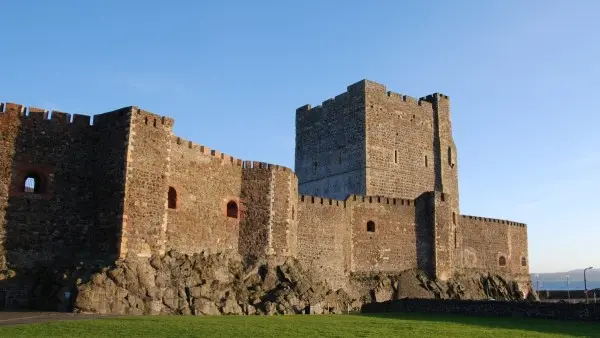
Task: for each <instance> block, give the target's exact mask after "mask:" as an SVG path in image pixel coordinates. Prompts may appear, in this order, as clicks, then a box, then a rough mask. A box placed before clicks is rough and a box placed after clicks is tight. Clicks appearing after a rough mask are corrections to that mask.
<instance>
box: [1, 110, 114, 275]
mask: <svg viewBox="0 0 600 338" xmlns="http://www.w3.org/2000/svg"><path fill="white" fill-rule="evenodd" d="M0 111H4V112H2V113H0V121H1V123H0V134H1V137H0V139H1V140H2V147H1V148H2V150H1V151H2V154H1V157H0V158H1V161H0V163H1V165H2V167H3V169H4V170H2V171H1V172H2V173H3V176H2V177H1V178H0V179H1V180H0V182H1V183H0V187H1V188H0V203H1V204H0V210H1V211H0V213H2V218H1V222H2V223H1V224H2V227H1V228H2V246H3V249H4V250H6V251H5V252H4V255H3V256H4V259H5V260H8V265H9V266H10V267H11V268H15V269H21V268H29V267H32V266H33V265H35V264H36V263H45V262H48V261H51V260H52V259H54V258H57V257H62V259H70V258H72V259H76V258H74V257H84V256H86V255H87V256H90V255H93V256H94V257H101V256H102V255H104V254H107V255H109V256H110V255H113V256H114V254H115V251H116V242H117V235H118V227H117V226H118V223H117V222H115V221H114V220H115V219H114V218H113V219H111V220H110V224H108V223H107V222H102V221H103V220H104V216H105V215H104V214H103V213H102V209H101V207H100V206H98V204H99V203H97V201H99V200H101V201H104V202H105V203H106V204H105V205H109V206H113V207H114V204H111V203H113V202H114V201H115V199H114V198H113V199H111V196H108V195H106V194H103V192H104V191H102V190H101V189H98V188H97V186H98V182H100V181H102V183H103V184H106V186H110V185H111V183H113V182H114V181H115V180H117V181H118V180H119V175H118V174H117V175H115V176H113V177H112V179H107V180H106V181H104V180H103V178H104V177H103V176H102V175H100V176H99V177H97V176H96V174H99V168H104V169H106V166H104V164H105V163H106V162H104V161H103V159H105V158H106V157H104V156H105V155H106V152H97V151H95V150H96V148H97V147H98V146H100V147H103V146H106V144H105V143H103V142H102V141H103V140H106V137H105V136H106V135H111V136H113V137H114V136H115V135H116V134H119V132H121V131H122V130H123V129H119V126H116V125H111V126H110V128H104V127H105V126H106V125H105V124H103V123H102V122H103V121H104V120H111V121H112V120H118V119H119V117H117V116H118V115H119V114H120V113H118V112H117V113H114V114H113V113H107V114H104V115H103V116H104V117H107V118H105V119H104V120H103V118H102V117H103V116H101V117H100V118H99V119H98V121H97V125H98V126H90V117H89V116H85V115H79V114H75V115H73V116H71V115H70V114H67V113H63V112H57V111H53V112H51V113H49V112H48V111H46V110H44V109H39V108H31V107H30V108H28V109H25V108H24V107H22V106H20V105H16V104H6V105H5V107H2V109H1V110H0ZM108 129H110V130H108ZM121 134H124V133H121ZM116 142H117V143H118V144H120V148H119V146H118V145H117V146H116V147H114V148H111V150H113V151H114V152H113V153H111V155H112V154H115V152H117V153H118V152H119V149H120V150H121V153H122V152H123V149H124V148H125V140H124V139H123V138H121V139H119V138H118V137H117V138H116ZM111 145H114V144H111ZM113 160H116V161H119V162H120V163H124V161H123V157H121V158H119V157H118V156H115V157H114V158H113ZM119 172H123V171H122V170H120V171H119ZM27 177H36V180H37V183H36V186H37V188H38V190H37V191H34V192H26V191H25V190H24V188H25V187H24V183H25V180H26V178H27ZM121 183H122V182H121ZM118 191H119V190H117V192H118ZM118 197H119V200H121V199H122V196H118ZM115 210H116V211H115V213H117V214H118V213H119V209H118V208H115ZM107 218H110V217H107ZM117 218H118V217H117Z"/></svg>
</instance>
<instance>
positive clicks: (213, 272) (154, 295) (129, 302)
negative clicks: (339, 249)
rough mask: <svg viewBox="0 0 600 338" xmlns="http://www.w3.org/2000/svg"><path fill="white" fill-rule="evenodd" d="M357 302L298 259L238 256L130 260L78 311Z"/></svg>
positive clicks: (327, 308) (237, 309)
mask: <svg viewBox="0 0 600 338" xmlns="http://www.w3.org/2000/svg"><path fill="white" fill-rule="evenodd" d="M349 307H353V308H354V309H358V308H359V307H360V304H359V303H355V304H352V301H351V299H350V297H348V296H347V295H346V294H345V293H344V292H343V291H341V290H340V291H332V290H330V289H329V288H328V287H327V286H326V285H325V284H323V283H321V282H319V281H315V280H313V279H312V278H311V277H309V274H308V273H306V272H305V271H304V270H302V268H301V267H300V265H299V264H298V262H297V260H295V259H293V258H288V259H287V260H286V261H285V262H284V263H283V264H280V265H274V264H272V263H271V262H261V263H258V264H255V265H253V266H246V265H244V264H243V263H242V261H241V260H240V259H239V257H238V256H237V255H234V254H225V253H223V254H216V255H207V254H203V253H201V254H195V255H192V256H188V255H182V254H179V253H177V252H175V251H171V252H169V253H168V254H166V255H165V256H163V257H152V258H150V259H128V260H125V261H122V262H119V263H118V264H117V266H116V267H115V268H113V269H105V270H103V271H101V272H99V273H97V274H95V275H94V276H93V277H92V279H91V281H90V282H89V283H85V284H82V285H79V286H78V296H77V299H76V302H75V309H76V311H79V312H93V313H112V314H191V315H240V314H295V313H341V312H342V311H344V312H345V311H347V310H348V308H349Z"/></svg>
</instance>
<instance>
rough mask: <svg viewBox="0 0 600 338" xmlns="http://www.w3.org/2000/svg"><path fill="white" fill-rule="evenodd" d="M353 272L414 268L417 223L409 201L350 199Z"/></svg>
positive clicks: (413, 209) (368, 198)
mask: <svg viewBox="0 0 600 338" xmlns="http://www.w3.org/2000/svg"><path fill="white" fill-rule="evenodd" d="M350 203H351V205H352V263H353V264H352V271H354V272H376V271H390V272H391V271H403V270H406V269H413V268H416V267H417V249H418V248H417V246H416V245H415V244H416V235H417V229H416V227H417V223H416V222H415V204H414V201H412V200H403V199H393V198H377V197H358V198H357V199H356V200H354V198H353V197H351V200H350Z"/></svg>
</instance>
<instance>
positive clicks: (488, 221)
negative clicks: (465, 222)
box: [460, 215, 527, 228]
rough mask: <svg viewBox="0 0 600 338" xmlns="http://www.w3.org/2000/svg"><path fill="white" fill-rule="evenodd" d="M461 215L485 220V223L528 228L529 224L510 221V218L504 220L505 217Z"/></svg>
mask: <svg viewBox="0 0 600 338" xmlns="http://www.w3.org/2000/svg"><path fill="white" fill-rule="evenodd" d="M460 217H462V218H465V219H470V220H474V221H480V222H485V223H497V224H506V225H511V226H514V227H518V228H526V227H527V224H524V223H519V222H513V221H508V220H504V219H496V218H488V217H479V216H471V215H460Z"/></svg>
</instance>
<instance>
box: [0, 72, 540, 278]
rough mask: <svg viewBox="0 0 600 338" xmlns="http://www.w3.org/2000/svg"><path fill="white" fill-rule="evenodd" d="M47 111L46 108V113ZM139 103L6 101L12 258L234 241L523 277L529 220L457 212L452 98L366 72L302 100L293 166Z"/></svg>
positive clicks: (26, 262) (308, 261) (354, 264)
mask: <svg viewBox="0 0 600 338" xmlns="http://www.w3.org/2000/svg"><path fill="white" fill-rule="evenodd" d="M49 114H50V117H49ZM173 124H174V120H173V119H171V118H169V117H164V116H158V115H155V114H152V113H150V112H147V111H144V110H142V109H139V108H137V107H126V108H122V109H119V110H115V111H112V112H108V113H104V114H100V115H95V116H94V117H93V123H91V118H90V116H85V115H79V114H74V115H72V116H71V115H70V114H67V113H63V112H58V111H52V112H51V113H49V112H48V111H46V110H43V109H38V108H32V107H30V108H24V107H23V106H21V105H18V104H12V103H6V104H2V105H0V222H1V223H0V225H1V230H2V231H1V236H2V238H1V244H0V245H1V249H2V258H3V262H2V265H3V266H4V267H13V268H27V267H30V266H33V265H35V264H40V263H41V264H43V263H44V262H50V261H52V259H54V258H55V257H56V256H57V255H63V256H64V255H67V256H68V255H72V256H77V255H82V254H87V255H92V256H94V255H97V256H98V257H100V256H103V255H105V256H109V257H113V258H114V259H118V258H124V257H126V256H128V255H133V256H134V257H149V256H151V255H152V254H162V253H165V252H166V251H168V250H170V249H176V250H178V251H180V252H183V253H195V252H200V251H202V250H205V251H209V252H220V251H227V250H233V251H237V252H239V253H240V254H241V255H242V256H243V257H245V258H248V259H257V258H261V257H266V256H268V257H271V258H275V259H278V258H282V259H283V258H285V257H288V256H294V257H297V258H298V259H299V260H300V261H301V262H303V264H305V265H306V266H308V267H310V268H311V269H312V270H313V271H315V272H317V273H319V274H320V275H321V276H323V278H324V279H326V280H327V281H328V282H329V283H330V284H331V285H332V286H333V287H339V286H343V285H344V281H345V280H346V278H347V277H348V276H349V275H350V274H352V273H371V272H399V271H403V270H407V269H415V268H419V269H422V270H423V271H425V272H427V273H428V274H430V275H432V276H434V277H437V278H438V279H440V280H445V279H448V278H450V277H451V276H452V274H453V273H454V272H456V271H461V270H470V269H474V270H483V271H491V272H497V273H499V274H504V275H510V276H513V277H517V278H522V279H523V280H528V279H529V276H528V273H529V267H528V253H527V228H526V226H525V225H524V224H521V223H517V222H512V221H506V220H498V219H490V218H483V217H476V216H467V215H461V214H460V209H459V193H458V162H457V149H456V146H455V144H454V141H453V137H452V128H451V122H450V100H449V98H448V97H447V96H445V95H442V94H432V95H428V96H426V97H422V98H420V99H415V98H412V97H409V96H405V95H401V94H397V93H394V92H390V91H387V90H386V87H385V86H383V85H381V84H378V83H375V82H372V81H368V80H363V81H360V82H357V83H355V84H352V85H350V86H348V88H347V91H346V92H344V93H342V94H340V95H338V96H336V97H335V98H333V99H329V100H326V101H324V102H323V104H322V105H320V106H317V107H311V106H310V105H306V106H303V107H300V108H298V109H297V110H296V150H295V151H296V163H295V170H296V171H295V172H294V171H292V170H291V169H288V168H285V167H282V166H278V165H272V164H267V163H261V162H251V161H243V160H240V159H237V158H234V157H232V156H229V155H226V154H223V153H221V152H219V151H217V150H214V149H209V148H208V147H206V146H202V145H198V144H195V143H192V142H191V141H187V140H184V139H181V138H179V137H177V136H175V135H174V134H173Z"/></svg>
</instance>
